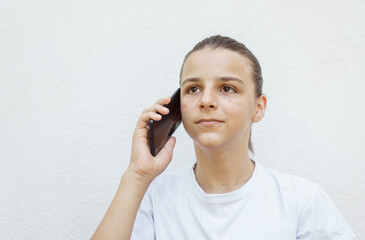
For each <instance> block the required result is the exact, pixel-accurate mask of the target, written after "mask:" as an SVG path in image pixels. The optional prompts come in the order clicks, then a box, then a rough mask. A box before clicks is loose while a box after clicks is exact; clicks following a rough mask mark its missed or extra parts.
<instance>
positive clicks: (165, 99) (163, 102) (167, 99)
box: [156, 96, 171, 105]
mask: <svg viewBox="0 0 365 240" xmlns="http://www.w3.org/2000/svg"><path fill="white" fill-rule="evenodd" d="M170 101H171V97H169V96H167V97H163V98H160V99H158V100H157V102H156V103H157V104H160V105H165V104H168V103H169V102H170Z"/></svg>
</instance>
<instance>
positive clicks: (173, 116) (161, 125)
mask: <svg viewBox="0 0 365 240" xmlns="http://www.w3.org/2000/svg"><path fill="white" fill-rule="evenodd" d="M164 106H165V107H167V108H168V109H169V113H168V114H167V115H162V118H161V120H159V121H154V120H152V119H151V120H150V121H149V123H148V126H149V130H148V144H149V147H150V150H151V154H152V156H156V155H157V154H158V153H159V152H160V150H161V149H162V148H163V147H164V146H165V143H166V142H167V140H169V138H170V137H171V135H172V134H173V133H174V132H175V130H176V129H177V128H178V127H179V125H180V123H181V112H180V88H179V89H177V90H176V91H175V93H174V94H173V95H172V96H171V101H170V103H169V104H166V105H164Z"/></svg>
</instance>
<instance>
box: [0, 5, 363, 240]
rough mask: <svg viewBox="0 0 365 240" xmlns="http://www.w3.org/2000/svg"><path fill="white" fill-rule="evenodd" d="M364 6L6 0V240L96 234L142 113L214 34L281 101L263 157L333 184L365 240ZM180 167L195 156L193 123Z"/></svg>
mask: <svg viewBox="0 0 365 240" xmlns="http://www.w3.org/2000/svg"><path fill="white" fill-rule="evenodd" d="M364 12H365V2H364V1H361V0H357V1H355V0H352V1H349V0H327V1H324V0H322V1H309V0H306V1H289V0H286V1H285V0H277V1H270V0H258V1H254V0H250V1H244V0H242V1H238V0H237V1H234V0H230V1H212V0H209V1H208V0H206V1H193V0H190V1H163V0H157V1H131V0H124V1H115V0H114V1H101V0H100V1H97V0H92V1H86V0H79V1H71V0H70V1H46V0H44V1H14V0H12V1H10V0H2V1H1V2H0V191H1V195H0V235H1V239H89V238H90V237H91V235H92V234H93V232H94V231H95V229H96V227H97V225H98V224H99V223H100V221H101V219H102V217H103V216H104V214H105V212H106V210H107V208H108V206H109V204H110V202H111V200H112V198H113V196H114V194H115V191H116V189H117V187H118V184H119V181H120V178H121V176H122V173H123V172H124V170H125V169H126V167H127V165H128V161H129V154H130V148H131V137H132V132H133V129H134V126H135V123H136V120H137V118H138V116H139V114H140V112H141V111H142V109H143V108H145V107H147V106H149V105H150V104H152V103H153V102H154V101H155V100H157V99H158V98H160V97H162V96H166V95H170V94H171V93H172V92H173V91H174V90H175V88H177V87H178V74H179V70H180V65H181V63H182V60H183V57H184V55H185V54H186V53H187V52H188V51H189V50H190V49H191V48H192V47H193V46H194V45H195V44H196V43H197V42H198V41H200V40H202V39H203V38H205V37H208V36H211V35H215V34H222V35H228V36H230V37H233V38H236V39H237V40H239V41H241V42H243V43H245V44H246V45H247V46H248V47H249V48H250V49H251V51H253V53H254V54H255V55H256V56H257V57H258V59H259V60H260V62H261V64H262V68H263V76H264V92H265V93H266V94H267V96H268V109H267V113H266V116H265V118H264V120H263V121H262V122H260V123H258V124H256V125H255V126H254V128H253V144H254V148H255V151H256V154H255V155H254V159H256V161H259V162H261V163H262V164H263V165H265V166H267V167H271V168H274V169H277V170H280V171H284V172H287V173H292V174H296V175H300V176H303V177H305V178H307V179H310V180H312V181H314V182H316V183H318V184H320V185H321V186H322V187H323V188H324V189H325V191H326V192H327V194H328V195H329V196H330V197H331V199H332V200H333V201H334V202H335V204H336V205H337V207H338V208H339V210H340V212H341V213H342V214H343V216H344V217H345V219H346V220H347V221H348V223H349V224H350V225H351V226H352V228H353V229H354V231H355V232H356V233H357V235H358V239H365V188H364V183H365V163H364V160H365V159H364V158H365V148H364V143H365V137H364V133H365V121H364V117H365V106H364V105H365V104H364V97H363V94H364V90H365V71H364V64H365V58H364V56H365V46H364V40H365V35H364V34H365V30H364V24H365V15H364ZM176 136H177V138H178V139H177V140H178V142H177V146H176V151H175V159H174V161H173V162H172V163H171V165H170V166H169V170H171V169H177V168H181V167H182V166H186V165H187V164H191V163H192V162H193V161H194V153H193V148H192V143H191V141H190V139H189V137H188V136H187V135H186V133H185V132H184V130H183V128H180V129H179V130H178V132H177V133H176Z"/></svg>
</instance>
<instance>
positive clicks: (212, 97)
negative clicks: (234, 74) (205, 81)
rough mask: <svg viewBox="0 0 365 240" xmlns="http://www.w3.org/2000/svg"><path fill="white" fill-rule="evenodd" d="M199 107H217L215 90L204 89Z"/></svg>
mask: <svg viewBox="0 0 365 240" xmlns="http://www.w3.org/2000/svg"><path fill="white" fill-rule="evenodd" d="M199 108H200V110H203V109H205V110H208V109H211V110H214V109H216V108H217V96H216V94H215V92H214V90H211V89H204V91H203V94H202V95H201V98H200V103H199Z"/></svg>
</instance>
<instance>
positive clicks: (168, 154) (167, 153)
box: [156, 137, 176, 170]
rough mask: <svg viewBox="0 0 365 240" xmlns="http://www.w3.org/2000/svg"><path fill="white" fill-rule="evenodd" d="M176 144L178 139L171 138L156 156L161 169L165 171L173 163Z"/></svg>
mask: <svg viewBox="0 0 365 240" xmlns="http://www.w3.org/2000/svg"><path fill="white" fill-rule="evenodd" d="M175 143H176V138H175V137H170V139H169V140H168V141H167V142H166V144H165V146H164V147H163V148H162V149H161V151H160V152H159V153H158V154H157V156H156V158H157V159H158V162H159V163H160V164H161V165H162V166H161V167H162V168H163V170H165V168H166V167H167V165H168V164H169V163H170V162H171V159H172V155H173V150H174V147H175Z"/></svg>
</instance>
